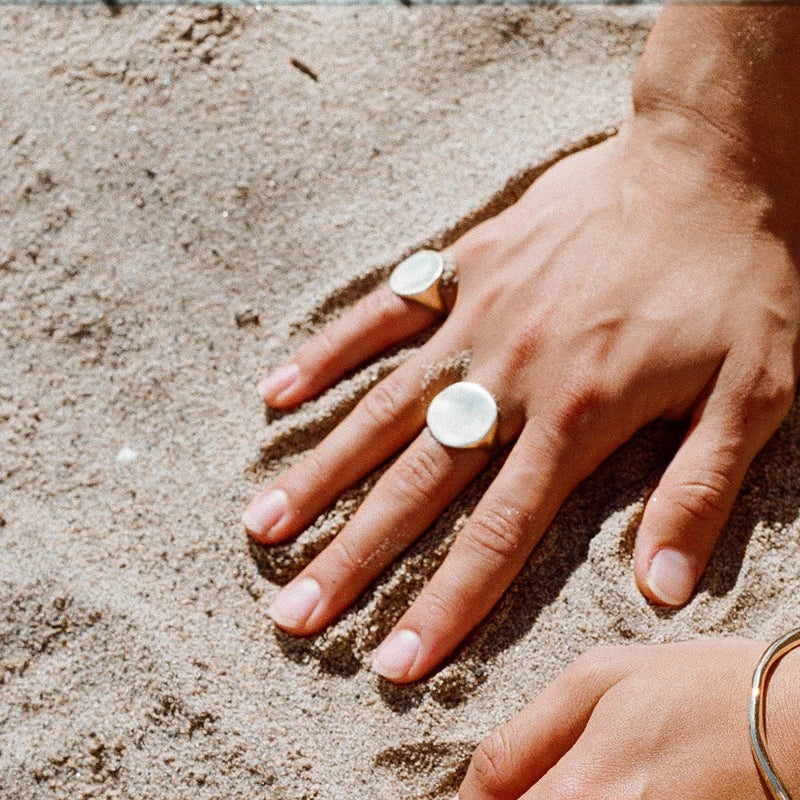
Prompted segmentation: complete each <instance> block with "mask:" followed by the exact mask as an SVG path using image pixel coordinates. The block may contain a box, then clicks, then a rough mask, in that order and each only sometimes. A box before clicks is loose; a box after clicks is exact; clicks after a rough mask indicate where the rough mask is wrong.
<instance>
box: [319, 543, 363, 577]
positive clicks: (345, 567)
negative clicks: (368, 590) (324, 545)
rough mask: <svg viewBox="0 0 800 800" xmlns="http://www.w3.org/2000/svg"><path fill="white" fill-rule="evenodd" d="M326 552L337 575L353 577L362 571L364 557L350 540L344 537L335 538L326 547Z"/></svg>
mask: <svg viewBox="0 0 800 800" xmlns="http://www.w3.org/2000/svg"><path fill="white" fill-rule="evenodd" d="M328 550H329V552H328V555H329V557H330V558H332V559H333V561H334V563H335V565H336V571H337V572H338V573H340V574H342V573H344V574H346V575H354V574H356V573H360V572H361V571H363V569H364V566H365V559H364V556H363V554H362V553H361V552H360V551H359V550H358V548H357V547H356V546H355V543H354V542H353V541H352V540H351V539H348V538H347V537H346V536H341V535H340V536H337V537H336V538H335V539H334V540H333V541H332V542H331V543H330V545H329V546H328Z"/></svg>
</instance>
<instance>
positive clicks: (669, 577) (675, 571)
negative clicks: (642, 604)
mask: <svg viewBox="0 0 800 800" xmlns="http://www.w3.org/2000/svg"><path fill="white" fill-rule="evenodd" d="M694 584H695V571H694V563H693V562H692V561H690V560H689V559H688V558H687V557H686V556H685V555H684V554H683V553H681V552H680V551H679V550H674V549H673V548H671V547H664V548H662V549H661V550H659V551H658V552H657V553H656V554H655V555H654V556H653V560H652V561H651V562H650V570H649V571H648V573H647V585H648V586H649V587H650V591H651V592H652V593H653V594H654V595H655V597H656V598H657V599H658V601H659V602H660V603H663V604H664V605H666V606H682V605H684V604H685V603H686V602H688V600H689V598H690V597H691V596H692V592H693V591H694Z"/></svg>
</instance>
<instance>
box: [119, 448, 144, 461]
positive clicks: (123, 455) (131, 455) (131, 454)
mask: <svg viewBox="0 0 800 800" xmlns="http://www.w3.org/2000/svg"><path fill="white" fill-rule="evenodd" d="M137 458H139V454H138V453H137V452H136V451H135V450H134V449H133V448H132V447H123V448H122V449H121V450H120V451H119V453H117V464H130V463H131V462H132V461H136V459H137Z"/></svg>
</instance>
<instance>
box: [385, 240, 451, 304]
mask: <svg viewBox="0 0 800 800" xmlns="http://www.w3.org/2000/svg"><path fill="white" fill-rule="evenodd" d="M443 272H444V258H443V257H442V254H441V253H438V252H437V251H436V250H418V251H417V252H416V253H414V254H413V255H410V256H409V257H408V258H406V259H404V260H403V261H401V262H400V263H399V264H398V265H397V266H396V267H395V268H394V269H393V270H392V274H391V275H390V276H389V288H390V289H391V290H392V291H393V292H394V293H395V294H396V295H399V296H400V297H404V298H406V300H414V301H415V302H417V303H420V304H421V305H423V306H425V307H426V308H429V309H430V310H431V311H436V312H438V313H441V312H442V311H445V303H444V299H443V298H442V291H441V288H442V287H441V284H442V273H443Z"/></svg>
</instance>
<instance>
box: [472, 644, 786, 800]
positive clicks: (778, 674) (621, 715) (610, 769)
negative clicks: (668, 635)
mask: <svg viewBox="0 0 800 800" xmlns="http://www.w3.org/2000/svg"><path fill="white" fill-rule="evenodd" d="M763 651H764V645H763V644H760V643H758V642H752V641H748V640H744V639H720V640H707V641H696V642H683V643H680V644H670V645H655V646H653V645H651V646H641V645H639V646H623V647H613V648H599V649H597V650H592V651H590V652H589V653H587V654H586V655H584V656H582V657H581V658H579V659H578V660H577V661H576V662H574V663H573V664H572V665H571V666H570V667H568V668H567V670H566V671H565V672H564V673H562V674H561V675H560V676H559V677H558V678H557V679H556V681H555V682H554V683H552V684H551V685H550V686H548V687H547V688H546V689H545V690H544V691H543V692H542V694H541V695H539V697H537V698H536V699H535V700H533V702H531V703H530V704H528V705H527V706H526V707H525V708H524V709H523V710H522V711H521V712H520V713H519V714H518V715H517V716H516V717H514V718H513V719H512V720H511V721H510V722H508V723H507V724H506V725H504V726H503V727H501V728H499V729H497V730H496V731H495V732H494V733H492V734H491V735H490V736H489V737H488V738H487V739H485V740H484V741H483V742H482V743H481V744H480V745H479V746H478V748H477V750H476V751H475V754H474V755H473V758H472V761H471V762H470V765H469V768H468V770H467V775H466V777H465V779H464V782H463V784H462V785H461V788H460V790H459V794H458V797H459V800H518V798H524V800H539V799H540V798H542V800H544V799H545V798H546V800H611V799H612V798H613V800H640V798H643V797H646V798H648V800H673V799H674V798H676V797H680V798H681V800H756V799H757V798H769V796H770V795H769V794H768V793H767V791H766V789H765V788H764V787H763V785H762V783H761V779H760V777H759V774H758V770H757V768H756V766H755V763H754V761H753V757H752V755H751V752H750V736H749V730H748V703H749V699H750V682H751V680H752V675H753V670H754V669H755V665H756V663H757V662H758V659H759V657H760V656H761V654H762V653H763ZM799 686H800V663H798V660H797V658H794V657H792V656H789V657H787V658H785V659H784V661H783V662H782V663H781V665H780V666H779V667H778V668H777V670H776V671H775V674H774V676H773V677H772V680H771V682H770V688H769V692H768V694H767V725H768V733H769V743H770V754H771V755H772V757H773V760H774V764H775V766H776V769H777V771H778V774H779V776H780V778H781V780H782V781H783V782H784V784H785V786H786V788H787V789H788V791H789V792H790V793H792V796H797V795H796V794H795V793H796V792H798V791H800V760H798V758H797V752H798V746H799V745H800V724H798V710H800V691H799V690H798V687H799Z"/></svg>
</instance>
